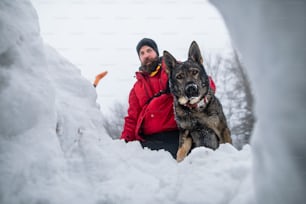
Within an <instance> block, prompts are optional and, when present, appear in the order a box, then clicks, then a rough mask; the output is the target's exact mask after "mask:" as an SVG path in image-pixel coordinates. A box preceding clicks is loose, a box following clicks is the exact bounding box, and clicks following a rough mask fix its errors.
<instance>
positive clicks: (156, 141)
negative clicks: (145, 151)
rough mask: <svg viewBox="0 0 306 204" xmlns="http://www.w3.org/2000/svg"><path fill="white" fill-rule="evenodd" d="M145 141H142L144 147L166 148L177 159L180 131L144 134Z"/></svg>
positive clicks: (153, 148)
mask: <svg viewBox="0 0 306 204" xmlns="http://www.w3.org/2000/svg"><path fill="white" fill-rule="evenodd" d="M143 138H144V140H145V141H144V142H140V143H141V145H142V147H148V148H149V149H151V150H159V149H164V150H166V151H168V152H170V154H171V155H172V157H173V158H174V159H176V152H177V150H178V145H179V131H169V132H162V133H157V134H153V135H145V136H143Z"/></svg>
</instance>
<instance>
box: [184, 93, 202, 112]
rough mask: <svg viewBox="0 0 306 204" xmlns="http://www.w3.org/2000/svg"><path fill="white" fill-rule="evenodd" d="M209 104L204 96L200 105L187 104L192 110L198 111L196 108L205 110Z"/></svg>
mask: <svg viewBox="0 0 306 204" xmlns="http://www.w3.org/2000/svg"><path fill="white" fill-rule="evenodd" d="M207 104H208V99H207V96H204V97H203V98H202V99H201V100H200V101H199V102H198V103H196V104H186V105H185V106H187V107H188V108H190V109H196V108H204V107H206V105H207Z"/></svg>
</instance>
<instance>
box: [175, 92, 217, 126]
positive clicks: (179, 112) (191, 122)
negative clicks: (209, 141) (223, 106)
mask: <svg viewBox="0 0 306 204" xmlns="http://www.w3.org/2000/svg"><path fill="white" fill-rule="evenodd" d="M215 103H216V100H215V97H211V98H210V100H209V102H208V103H207V104H205V107H197V108H192V109H191V108H189V107H186V106H183V105H180V104H179V103H178V102H177V100H176V99H175V101H174V104H175V117H176V120H177V122H178V126H179V127H180V128H182V129H187V130H192V129H195V128H199V127H201V126H203V125H204V124H202V123H201V121H202V120H203V118H207V117H209V116H210V115H211V114H213V112H212V111H213V110H214V109H212V107H213V106H215V105H216V104H215Z"/></svg>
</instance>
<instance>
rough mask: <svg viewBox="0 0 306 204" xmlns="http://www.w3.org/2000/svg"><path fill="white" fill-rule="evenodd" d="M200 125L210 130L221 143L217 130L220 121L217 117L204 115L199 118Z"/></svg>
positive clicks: (219, 133)
mask: <svg viewBox="0 0 306 204" xmlns="http://www.w3.org/2000/svg"><path fill="white" fill-rule="evenodd" d="M199 120H200V123H201V124H204V125H206V126H207V127H208V128H210V129H212V130H213V131H214V132H215V133H216V135H217V136H218V138H219V141H222V136H221V132H220V130H219V129H218V126H219V124H220V119H219V117H218V116H217V115H211V116H208V115H206V114H205V116H204V117H199Z"/></svg>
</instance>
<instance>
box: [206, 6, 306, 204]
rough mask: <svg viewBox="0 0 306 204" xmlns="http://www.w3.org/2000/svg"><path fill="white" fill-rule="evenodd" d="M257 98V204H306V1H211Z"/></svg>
mask: <svg viewBox="0 0 306 204" xmlns="http://www.w3.org/2000/svg"><path fill="white" fill-rule="evenodd" d="M211 1H212V2H213V3H214V4H215V5H216V7H217V8H218V9H219V10H220V11H221V14H222V15H223V17H224V20H225V23H226V25H227V26H228V29H229V31H230V35H231V37H232V40H233V43H234V46H235V47H237V48H238V50H239V51H240V52H241V54H242V57H243V59H244V62H245V65H246V68H247V69H248V70H247V71H248V74H249V77H250V80H251V85H252V88H253V91H254V94H255V100H256V107H255V114H256V116H257V119H258V120H257V124H256V126H255V130H254V135H253V139H252V141H251V144H252V147H253V150H254V167H255V168H254V173H255V172H256V173H255V174H254V178H255V179H254V180H255V191H256V193H255V194H256V196H255V197H256V198H257V202H258V203H278V204H283V203H284V204H287V203H306V201H305V200H306V194H305V192H306V148H305V147H306V139H305V132H306V126H305V121H306V108H305V101H306V80H305V76H306V69H305V66H306V58H305V56H306V51H305V48H306V41H305V36H306V27H305V19H306V12H305V11H306V2H305V1H304V0H295V1H292V0H281V1H279V0H270V1H266V0H257V1H252V0H211Z"/></svg>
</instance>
